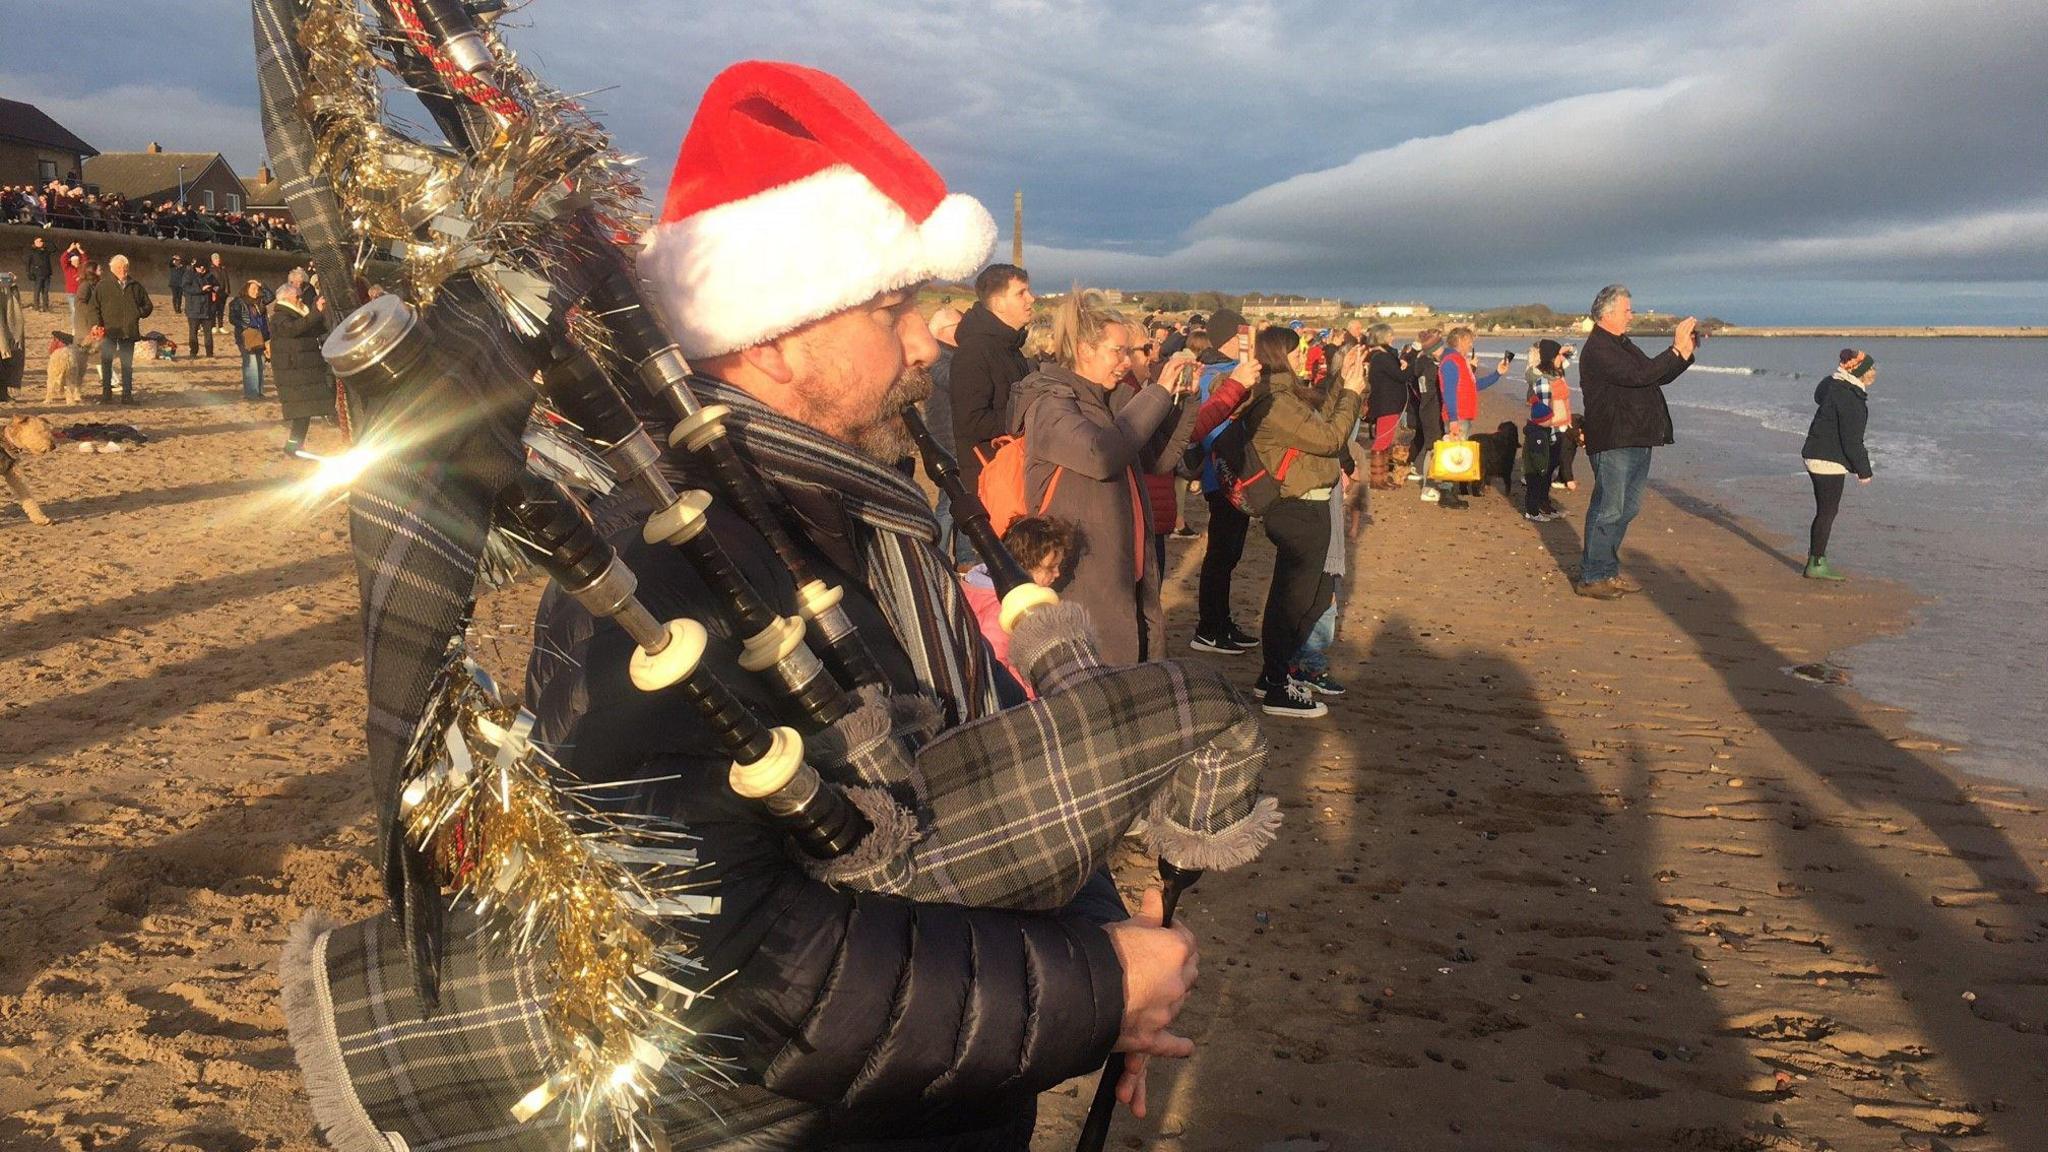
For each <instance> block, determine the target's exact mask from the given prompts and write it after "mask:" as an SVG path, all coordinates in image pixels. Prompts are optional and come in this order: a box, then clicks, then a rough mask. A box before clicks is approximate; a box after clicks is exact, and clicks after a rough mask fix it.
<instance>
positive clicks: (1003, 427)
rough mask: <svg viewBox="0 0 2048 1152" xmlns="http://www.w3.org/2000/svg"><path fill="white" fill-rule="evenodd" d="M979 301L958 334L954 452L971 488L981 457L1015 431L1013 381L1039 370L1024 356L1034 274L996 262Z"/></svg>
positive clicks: (987, 271)
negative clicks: (1012, 422)
mask: <svg viewBox="0 0 2048 1152" xmlns="http://www.w3.org/2000/svg"><path fill="white" fill-rule="evenodd" d="M974 296H975V300H974V307H972V308H969V309H968V310H967V315H965V316H963V317H961V319H960V328H959V333H958V335H957V336H956V337H955V345H956V349H955V351H954V353H953V364H952V369H951V373H950V375H951V384H952V388H953V454H954V456H955V457H957V458H958V459H959V461H960V476H961V478H962V479H963V480H965V481H966V483H967V490H968V491H970V492H972V491H974V490H975V485H976V483H977V482H978V481H979V480H980V478H981V460H982V457H983V456H984V455H987V454H990V453H991V452H993V450H994V449H993V442H994V440H995V438H996V437H998V436H1002V435H1005V434H1006V433H1007V432H1008V431H1009V419H1010V386H1011V385H1013V384H1015V383H1016V382H1017V381H1019V380H1022V379H1023V378H1024V377H1026V376H1029V375H1030V374H1031V373H1033V372H1034V371H1037V369H1038V366H1037V365H1036V364H1033V363H1031V361H1029V360H1027V359H1025V357H1024V333H1025V330H1026V329H1028V328H1030V327H1031V305H1032V304H1033V302H1034V301H1035V300H1036V297H1034V296H1033V295H1032V294H1031V277H1030V275H1029V274H1028V273H1026V272H1025V271H1024V270H1023V269H1022V268H1019V267H1017V266H1016V265H1015V264H991V265H989V266H988V267H986V268H984V269H982V270H981V275H979V276H977V277H975V278H974Z"/></svg>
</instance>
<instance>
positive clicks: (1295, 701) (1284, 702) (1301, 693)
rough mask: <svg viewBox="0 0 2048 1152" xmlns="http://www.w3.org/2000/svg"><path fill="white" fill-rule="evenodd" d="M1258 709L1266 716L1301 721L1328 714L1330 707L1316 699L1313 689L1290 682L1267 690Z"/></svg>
mask: <svg viewBox="0 0 2048 1152" xmlns="http://www.w3.org/2000/svg"><path fill="white" fill-rule="evenodd" d="M1259 709H1260V711H1262V712H1264V713H1265V714H1266V715H1268V716H1295V717H1299V718H1301V719H1303V720H1313V719H1315V718H1316V717H1318V716H1327V715H1329V714H1330V706H1329V705H1327V704H1325V703H1323V702H1322V701H1321V700H1318V699H1316V693H1315V689H1313V688H1310V687H1309V686H1308V685H1306V684H1295V683H1292V682H1290V683H1287V684H1283V685H1278V686H1274V687H1269V688H1267V689H1266V698H1265V700H1264V701H1263V702H1261V703H1260V705H1259Z"/></svg>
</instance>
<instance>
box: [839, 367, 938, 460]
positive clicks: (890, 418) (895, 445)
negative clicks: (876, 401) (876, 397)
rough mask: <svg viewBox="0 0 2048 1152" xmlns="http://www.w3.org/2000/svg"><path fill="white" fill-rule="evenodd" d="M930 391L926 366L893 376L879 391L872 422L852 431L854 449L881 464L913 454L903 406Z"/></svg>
mask: <svg viewBox="0 0 2048 1152" xmlns="http://www.w3.org/2000/svg"><path fill="white" fill-rule="evenodd" d="M931 394H932V374H931V370H930V369H928V368H912V369H910V370H909V371H907V372H905V373H904V374H903V375H901V376H899V377H897V378H896V383H894V384H892V385H890V386H889V391H888V392H886V393H884V394H883V396H882V406H881V411H879V412H877V413H876V414H875V419H874V420H873V422H871V423H869V424H868V425H867V426H866V427H864V428H862V429H861V430H860V431H858V432H856V433H855V434H854V437H853V448H854V451H856V452H859V453H860V454H861V455H863V456H865V457H867V458H868V459H870V460H873V461H874V462H875V463H877V464H883V465H892V464H895V463H896V462H897V461H898V460H901V459H903V458H905V457H907V456H913V455H915V454H916V453H917V444H916V442H915V441H913V440H912V439H911V438H910V429H908V428H906V427H904V426H903V409H904V408H905V407H906V406H908V405H911V404H915V403H918V402H919V401H921V400H923V399H924V398H925V397H927V396H930V395H931Z"/></svg>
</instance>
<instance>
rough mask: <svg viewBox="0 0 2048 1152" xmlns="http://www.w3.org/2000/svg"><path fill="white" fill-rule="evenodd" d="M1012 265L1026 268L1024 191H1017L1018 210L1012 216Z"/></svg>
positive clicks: (1020, 189)
mask: <svg viewBox="0 0 2048 1152" xmlns="http://www.w3.org/2000/svg"><path fill="white" fill-rule="evenodd" d="M1010 263H1012V264H1015V265H1016V266H1017V267H1019V268H1022V267H1023V266H1024V190H1023V189H1022V188H1019V189H1017V205H1016V209H1015V210H1014V211H1013V212H1012V213H1011V216H1010Z"/></svg>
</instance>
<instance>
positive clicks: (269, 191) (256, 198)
mask: <svg viewBox="0 0 2048 1152" xmlns="http://www.w3.org/2000/svg"><path fill="white" fill-rule="evenodd" d="M242 190H243V191H245V192H247V193H248V195H247V196H245V197H243V198H242V206H243V207H244V208H282V207H284V206H285V203H284V185H283V184H282V183H280V182H278V181H277V180H275V179H272V180H265V179H262V174H261V173H260V172H259V173H258V174H257V178H256V179H254V180H244V181H242Z"/></svg>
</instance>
